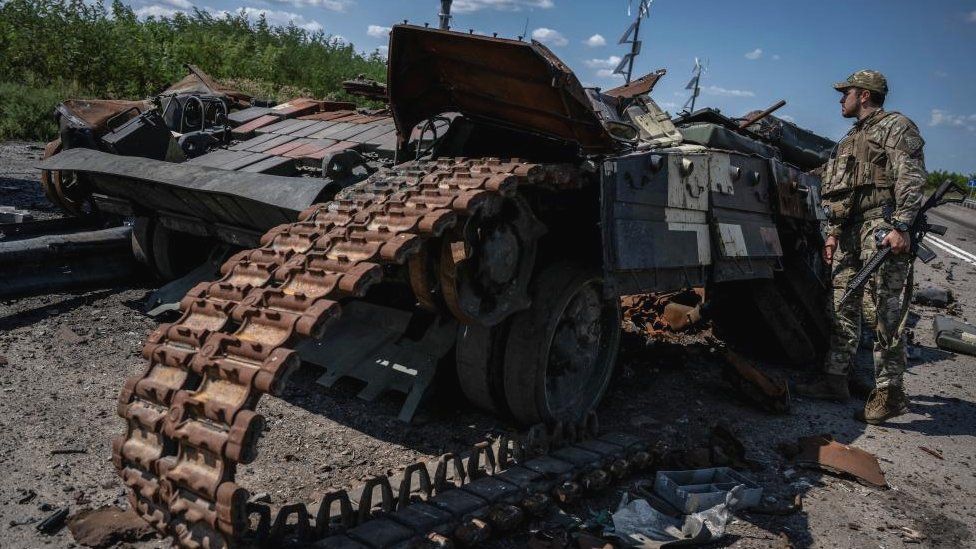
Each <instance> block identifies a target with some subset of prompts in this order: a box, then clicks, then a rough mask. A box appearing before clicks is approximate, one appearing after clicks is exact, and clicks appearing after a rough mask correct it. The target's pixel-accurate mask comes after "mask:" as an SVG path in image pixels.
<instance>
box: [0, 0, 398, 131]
mask: <svg viewBox="0 0 976 549" xmlns="http://www.w3.org/2000/svg"><path fill="white" fill-rule="evenodd" d="M184 63H190V64H194V65H197V66H199V67H200V68H201V69H203V70H204V71H206V72H208V73H209V74H210V75H211V76H213V77H214V78H217V79H218V80H221V81H224V82H227V83H228V84H231V85H236V86H239V89H242V91H245V92H249V93H255V94H259V95H261V96H263V97H269V96H270V98H273V99H278V100H285V99H289V98H291V97H294V95H298V94H296V93H295V92H302V93H304V94H309V95H312V96H314V97H320V98H332V99H349V97H347V96H346V94H345V92H343V91H342V89H341V87H340V83H341V82H342V81H343V80H345V79H347V78H352V77H354V76H356V75H357V74H365V75H366V76H367V77H369V78H374V79H377V80H380V81H384V80H385V79H386V63H385V61H384V59H383V58H382V56H381V55H380V54H379V53H378V52H373V53H372V54H367V55H364V54H360V53H357V52H356V51H355V49H354V47H353V45H352V44H347V43H345V42H342V41H339V40H335V39H333V38H332V37H331V36H329V35H326V34H324V33H322V32H314V33H313V32H308V31H306V30H304V29H300V28H298V27H296V26H294V25H289V26H285V27H281V26H272V25H269V24H268V22H267V21H266V20H265V19H264V17H263V16H262V17H261V18H259V19H257V20H256V21H254V22H251V21H250V20H249V19H248V18H247V17H246V16H245V15H244V14H243V13H238V14H227V15H224V16H216V15H213V14H210V13H207V12H204V11H194V13H192V14H187V15H184V14H176V15H175V16H173V17H172V18H167V17H163V18H154V17H150V18H148V19H145V20H139V19H138V18H136V15H135V13H134V12H133V11H132V8H130V7H128V6H126V5H124V4H122V2H120V1H119V0H115V1H114V2H113V3H112V4H111V7H106V6H105V5H104V4H95V5H91V4H87V3H85V1H83V0H0V139H9V138H24V139H49V138H50V137H51V136H53V135H54V132H55V128H54V124H53V122H51V113H52V112H53V111H54V107H55V106H56V105H57V104H58V103H59V102H60V101H62V100H64V99H67V98H69V97H75V98H92V97H98V98H108V99H138V98H144V97H149V96H151V95H154V94H157V93H159V92H160V91H162V90H164V89H166V87H167V86H168V85H169V84H171V83H173V82H176V81H177V80H179V79H181V78H183V77H184V76H185V75H186V74H187V72H186V70H185V69H184V68H183V64H184ZM231 79H232V81H230V82H228V80H231Z"/></svg>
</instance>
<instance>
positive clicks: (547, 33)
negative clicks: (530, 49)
mask: <svg viewBox="0 0 976 549" xmlns="http://www.w3.org/2000/svg"><path fill="white" fill-rule="evenodd" d="M532 39H533V40H538V41H539V42H542V43H543V44H548V45H550V46H556V47H560V46H565V45H566V44H569V40H566V37H565V36H563V35H562V33H560V32H559V31H557V30H553V29H547V28H546V27H539V28H537V29H535V30H534V31H532Z"/></svg>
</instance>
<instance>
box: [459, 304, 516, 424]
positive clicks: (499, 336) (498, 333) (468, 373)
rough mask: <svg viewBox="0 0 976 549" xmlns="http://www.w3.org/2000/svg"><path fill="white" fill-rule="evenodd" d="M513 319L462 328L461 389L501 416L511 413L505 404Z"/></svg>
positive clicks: (471, 398)
mask: <svg viewBox="0 0 976 549" xmlns="http://www.w3.org/2000/svg"><path fill="white" fill-rule="evenodd" d="M510 328H511V322H509V321H505V322H502V323H501V324H498V325H497V326H492V327H490V328H489V327H487V326H480V325H478V324H462V325H461V326H459V327H458V338H457V356H456V358H457V376H458V384H459V385H460V386H461V392H463V393H464V396H465V397H467V399H468V401H470V402H471V403H472V404H474V405H475V406H477V407H478V408H480V409H482V410H484V411H486V412H488V413H491V414H495V415H498V416H505V415H508V413H509V412H508V405H507V404H506V403H505V377H504V375H505V370H504V360H505V344H506V343H507V341H508V331H509V329H510Z"/></svg>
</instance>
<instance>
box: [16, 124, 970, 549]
mask: <svg viewBox="0 0 976 549" xmlns="http://www.w3.org/2000/svg"><path fill="white" fill-rule="evenodd" d="M40 153H41V149H40V147H39V145H38V144H30V143H13V142H10V143H2V144H0V205H14V206H18V207H20V208H23V209H29V210H31V211H33V212H35V213H36V215H37V217H42V216H51V215H56V214H55V211H54V209H53V208H52V207H51V206H50V205H48V204H47V203H46V201H45V200H44V198H43V195H41V194H40V193H39V192H38V191H37V190H36V189H37V186H36V184H37V183H36V182H37V176H36V173H35V172H34V171H33V170H32V169H31V167H30V166H31V163H32V162H33V161H34V160H36V159H37V158H39V156H40ZM947 215H948V217H947V218H946V219H945V220H944V222H946V223H947V224H949V225H950V232H949V234H948V235H947V236H946V237H945V240H947V241H948V242H951V243H952V244H954V245H956V246H959V247H961V248H963V249H965V250H968V251H969V252H971V253H972V252H976V223H974V221H973V217H974V214H973V212H972V210H964V209H962V208H947ZM940 256H941V257H940V258H939V259H938V260H936V262H933V264H931V265H921V264H919V265H918V268H917V275H916V280H917V281H918V284H919V285H920V286H922V287H924V286H927V285H937V286H940V287H945V288H949V289H951V290H952V291H953V293H954V294H955V296H956V298H957V300H958V314H959V316H958V318H959V319H960V320H976V284H974V282H976V267H974V266H973V265H971V264H968V263H966V262H963V261H962V260H960V259H958V258H953V257H950V256H946V255H944V254H940ZM152 288H153V282H152V281H149V280H145V279H140V280H131V281H129V282H128V283H126V284H123V285H119V286H115V287H112V288H95V289H91V290H90V291H86V292H80V293H71V294H51V295H44V296H37V297H30V298H23V299H16V300H12V301H6V302H0V355H2V357H3V360H0V392H2V398H0V547H3V548H8V547H38V546H51V547H71V546H73V545H74V542H73V540H72V538H71V536H70V534H69V533H68V531H67V530H66V529H63V530H61V531H59V532H57V533H56V534H54V535H51V536H46V535H42V534H40V533H39V532H38V531H37V530H36V528H35V526H36V524H37V523H38V521H40V520H42V519H43V518H44V517H45V516H47V515H48V514H49V513H50V512H51V511H52V510H54V509H56V508H60V507H63V506H68V507H69V508H70V510H71V512H72V513H75V512H77V511H80V510H82V509H86V508H97V507H99V506H102V505H108V504H115V503H117V504H121V505H125V501H124V490H123V488H122V485H121V483H120V482H119V480H118V478H117V477H116V476H115V473H114V469H113V467H112V465H111V462H110V455H111V452H110V441H111V438H112V437H113V436H116V435H118V434H119V433H120V432H121V430H122V422H121V420H120V419H119V418H118V416H117V415H116V412H115V410H116V402H117V395H118V391H119V389H120V387H121V385H122V382H123V380H124V378H125V377H126V376H130V375H133V374H135V373H137V372H139V371H140V370H141V369H142V368H143V367H144V362H143V360H142V359H141V358H140V357H139V351H140V348H141V345H142V342H143V340H144V338H145V336H146V334H148V333H149V331H150V330H151V329H152V327H153V326H154V325H155V323H156V321H154V320H152V319H149V318H147V317H146V316H145V315H143V314H142V312H141V308H140V305H141V301H142V300H143V299H144V297H145V296H146V294H147V292H149V291H150V290H151V289H152ZM913 311H914V312H915V313H916V314H915V315H913V319H912V320H913V334H914V338H915V342H916V343H917V344H918V346H919V348H920V355H919V356H918V357H917V358H916V359H914V360H912V361H911V363H910V370H909V372H908V375H907V376H906V388H907V392H908V394H909V395H910V397H911V400H912V404H911V413H910V414H908V415H906V416H903V417H900V418H897V419H896V420H893V421H891V422H890V423H888V424H886V425H883V426H877V427H875V426H866V425H864V424H861V423H858V422H856V421H855V420H853V419H852V416H853V414H854V411H855V410H856V408H857V407H858V406H860V405H861V403H860V402H859V401H856V400H852V401H850V402H848V403H845V404H834V403H823V402H813V401H804V400H794V404H793V410H792V413H791V414H789V415H782V416H774V415H768V414H765V413H763V412H760V411H758V410H756V409H755V408H753V407H751V406H750V405H749V404H747V403H744V402H743V401H741V400H740V399H738V398H737V397H736V395H735V394H734V393H733V392H732V391H731V389H730V388H729V387H728V385H726V384H725V383H724V382H723V381H722V378H721V375H720V364H721V359H720V358H719V355H718V352H717V348H716V345H715V344H713V343H711V342H709V341H708V340H707V339H701V338H698V339H697V340H693V342H692V343H689V344H688V345H678V344H673V343H663V342H650V343H647V342H645V341H644V340H642V339H641V338H639V337H635V336H627V337H625V338H624V345H623V348H622V352H621V357H620V360H619V361H618V367H617V371H616V373H615V376H614V379H613V382H612V385H611V387H610V389H609V392H608V394H607V396H606V398H605V399H604V401H603V404H602V405H601V407H600V409H599V416H600V421H601V425H602V426H603V428H604V430H621V431H627V432H631V433H635V434H639V435H641V436H643V437H646V438H647V439H649V440H652V441H655V440H660V441H663V442H664V443H666V444H668V445H670V446H672V447H676V448H677V447H682V446H689V447H694V446H696V445H698V444H700V443H701V441H703V440H705V437H706V435H707V432H708V430H709V428H710V426H711V425H713V424H714V423H715V422H716V421H718V420H723V421H724V422H726V423H727V424H729V425H731V427H732V428H733V430H734V431H735V432H736V434H737V435H738V437H739V438H740V439H741V441H742V442H743V444H744V445H745V448H746V450H747V455H748V457H749V458H750V459H752V460H754V461H755V462H756V463H757V470H756V471H753V472H751V473H750V474H751V475H753V476H754V477H755V478H756V480H757V481H758V482H759V483H760V484H761V485H762V486H763V487H764V490H765V492H764V495H765V496H766V497H767V498H768V499H767V503H769V504H773V502H774V500H775V502H776V503H779V504H782V503H785V502H787V501H791V500H792V496H793V494H796V493H800V494H802V495H803V510H802V511H801V512H798V513H794V514H792V515H787V516H771V515H760V514H754V513H748V512H743V513H740V514H739V516H737V518H736V519H735V520H734V522H733V523H732V524H731V525H730V527H729V530H728V535H727V536H726V537H725V538H724V539H722V540H721V541H720V542H718V543H716V544H713V546H714V547H782V546H783V545H782V538H781V537H780V535H781V534H782V535H785V538H786V539H788V540H789V542H790V543H792V545H793V546H795V547H884V548H895V547H905V546H911V547H916V546H923V547H972V546H976V540H974V536H976V500H973V498H972V494H974V493H976V469H974V468H973V467H974V465H976V463H974V460H976V376H974V375H973V372H974V369H976V357H970V356H965V355H957V354H953V353H949V352H945V351H942V350H939V349H937V348H935V345H934V342H933V335H932V330H931V326H932V318H933V316H934V315H935V314H937V313H942V312H944V311H939V310H937V309H934V308H932V307H922V306H915V307H914V308H913ZM860 364H861V366H862V367H863V368H865V369H869V368H870V366H869V364H870V353H869V352H868V351H866V350H862V353H861V356H860ZM768 369H769V370H771V371H773V372H774V373H775V374H777V375H781V376H784V377H789V378H794V379H796V378H799V377H802V374H803V373H802V372H797V371H794V370H788V369H781V368H777V367H775V366H774V365H770V366H769V368H768ZM316 374H317V372H315V371H313V370H311V369H309V370H307V371H303V372H301V373H300V374H299V375H297V376H296V377H295V378H293V381H292V383H291V385H290V389H288V390H287V391H286V394H285V395H284V396H283V398H280V399H277V398H265V399H264V400H263V401H262V403H261V405H260V406H259V411H260V412H261V413H263V414H264V415H265V416H266V417H267V419H268V427H269V429H268V431H267V432H266V434H265V438H264V440H263V441H262V443H261V446H260V449H261V456H260V457H259V459H258V460H257V461H256V462H255V463H254V464H252V465H249V466H246V467H243V468H242V470H241V471H240V472H239V474H238V478H239V480H240V482H241V484H242V485H244V486H245V487H248V488H249V489H251V491H252V493H260V492H267V494H268V496H269V498H270V499H271V501H272V502H275V503H283V502H286V501H296V500H301V499H311V498H312V497H314V496H315V495H317V494H320V493H322V492H324V491H326V490H328V489H330V488H334V487H341V486H348V485H353V484H356V483H357V482H358V481H359V480H361V479H364V478H366V477H368V476H371V475H373V474H376V473H390V472H395V471H398V470H399V469H400V468H402V467H403V466H405V465H407V464H409V463H411V462H414V461H417V460H418V459H429V458H433V457H436V456H437V455H439V454H441V453H443V452H446V451H456V450H461V449H463V448H465V447H468V446H470V444H472V443H473V442H476V441H478V440H481V439H482V438H483V437H485V436H486V435H490V434H497V433H500V432H503V431H505V430H507V429H509V426H508V425H506V424H505V423H504V422H502V421H499V420H497V419H495V418H492V417H490V416H487V415H484V414H480V413H477V412H472V411H468V410H466V408H465V406H464V405H463V403H458V402H457V400H456V399H453V398H449V397H448V396H445V397H442V398H436V399H435V402H432V403H431V404H430V405H429V406H428V407H427V409H425V411H424V412H423V414H422V417H421V419H420V420H419V421H417V422H416V423H415V424H411V425H404V424H403V423H400V422H399V421H397V420H396V413H397V410H398V407H399V404H400V401H399V399H397V398H395V397H390V398H388V399H385V400H382V401H380V402H378V403H366V402H363V401H360V400H358V399H357V398H355V396H354V392H353V391H352V390H351V389H350V388H346V387H339V388H337V389H331V390H330V389H324V388H322V387H320V386H318V385H316V384H315V383H314V379H315V378H316ZM818 433H830V434H832V435H833V436H834V437H835V438H836V439H838V440H839V441H841V442H844V443H848V444H852V445H855V446H857V447H859V448H862V449H864V450H867V451H869V452H872V453H874V454H876V455H877V456H878V457H879V459H880V461H881V465H882V468H883V469H884V471H885V473H886V475H887V479H888V482H889V483H890V485H891V488H890V489H888V490H878V489H872V488H867V487H865V486H862V485H860V484H858V483H856V482H853V481H851V480H848V479H841V478H838V477H836V476H831V475H827V474H822V473H819V472H815V471H810V470H803V469H797V468H795V467H793V466H792V465H790V463H789V462H788V461H787V459H786V458H784V457H783V456H782V455H780V454H779V453H778V452H777V451H776V447H777V444H778V443H781V442H785V441H795V440H796V439H797V438H798V437H800V436H806V435H812V434H818ZM922 446H924V447H926V448H929V449H932V450H935V451H936V452H938V453H941V455H942V456H943V458H944V459H938V458H936V457H934V456H932V455H930V454H929V453H926V452H925V451H924V450H921V449H920V447H922ZM621 488H622V487H617V488H616V489H615V491H610V492H608V493H607V495H606V496H605V497H603V498H601V499H600V500H599V501H594V502H591V505H593V506H594V507H593V508H592V511H594V512H595V511H598V510H599V509H598V508H596V505H597V504H601V505H611V503H610V502H615V501H616V500H617V499H619V491H620V489H621ZM582 518H584V519H585V518H587V517H586V516H583V517H582ZM906 529H907V530H906ZM916 534H917V535H916ZM522 541H524V539H515V540H509V542H508V543H506V544H511V545H513V546H516V545H520V544H521V542H522ZM137 546H138V547H165V546H168V543H167V542H165V541H163V540H150V541H146V542H141V543H139V544H138V545H137Z"/></svg>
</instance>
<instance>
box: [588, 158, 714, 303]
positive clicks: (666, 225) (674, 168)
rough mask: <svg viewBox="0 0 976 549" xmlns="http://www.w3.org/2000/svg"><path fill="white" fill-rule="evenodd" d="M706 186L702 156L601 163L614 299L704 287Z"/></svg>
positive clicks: (606, 246)
mask: <svg viewBox="0 0 976 549" xmlns="http://www.w3.org/2000/svg"><path fill="white" fill-rule="evenodd" d="M707 185H708V159H707V156H705V155H703V154H696V153H688V152H684V151H677V150H676V151H674V152H668V153H661V152H657V151H654V152H646V153H638V154H632V155H628V156H624V157H620V158H616V159H613V160H609V161H607V162H605V163H604V165H603V172H602V199H601V200H602V205H603V208H602V211H603V219H602V221H603V222H602V224H601V225H602V227H603V233H604V234H603V240H604V266H605V270H606V275H607V280H609V281H610V282H611V286H613V287H614V289H615V291H616V292H617V293H618V294H619V293H636V292H641V291H658V290H671V289H679V288H682V287H687V286H698V285H703V284H704V282H705V277H706V273H707V269H708V266H709V265H710V264H711V263H712V259H711V244H710V240H709V239H710V237H709V231H708V223H707V210H708V188H707Z"/></svg>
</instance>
